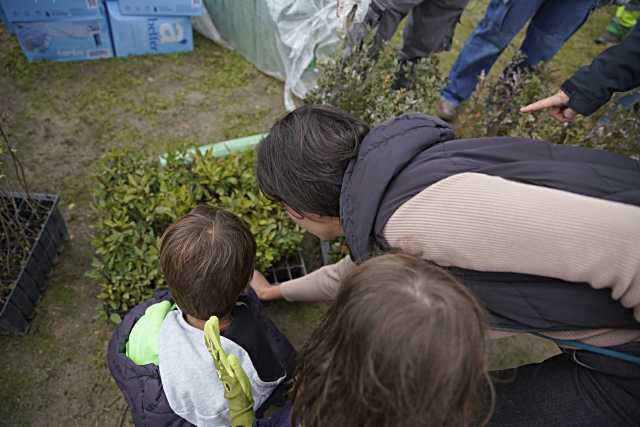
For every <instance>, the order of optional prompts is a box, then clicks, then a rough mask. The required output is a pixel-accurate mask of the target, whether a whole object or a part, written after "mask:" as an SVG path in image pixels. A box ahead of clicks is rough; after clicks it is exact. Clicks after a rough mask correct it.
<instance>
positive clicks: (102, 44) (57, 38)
mask: <svg viewBox="0 0 640 427" xmlns="http://www.w3.org/2000/svg"><path fill="white" fill-rule="evenodd" d="M15 25H16V35H17V36H18V42H19V43H20V47H22V51H23V52H24V54H25V56H26V57H27V59H28V60H29V62H31V61H34V60H40V59H48V60H52V61H82V60H89V59H100V58H111V57H112V56H113V46H112V43H111V37H110V35H109V24H108V23H107V20H106V18H105V17H102V18H98V19H91V18H88V19H87V18H73V19H68V20H65V21H45V22H20V23H17V24H15Z"/></svg>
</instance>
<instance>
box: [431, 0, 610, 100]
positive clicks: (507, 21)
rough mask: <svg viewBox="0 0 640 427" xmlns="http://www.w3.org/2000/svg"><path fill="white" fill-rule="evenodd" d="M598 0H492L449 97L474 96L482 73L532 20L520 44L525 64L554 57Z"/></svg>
mask: <svg viewBox="0 0 640 427" xmlns="http://www.w3.org/2000/svg"><path fill="white" fill-rule="evenodd" d="M597 2H598V1H597V0H491V2H490V3H489V7H488V8H487V12H486V14H485V16H484V18H482V21H480V23H479V24H478V26H477V27H476V28H475V30H473V33H471V35H470V36H469V38H468V39H467V40H466V42H465V44H464V46H463V47H462V50H461V51H460V54H459V55H458V58H457V59H456V62H455V63H454V64H453V67H451V71H450V72H449V80H448V83H447V86H446V87H445V88H444V89H443V90H442V93H441V96H442V98H443V99H444V100H446V101H449V102H451V103H453V104H455V105H458V104H459V103H460V102H462V101H464V100H466V99H468V98H469V97H470V96H471V94H472V93H473V91H474V89H475V88H476V85H477V84H478V77H479V76H480V74H481V73H482V72H483V71H484V72H485V73H488V72H489V70H491V67H492V66H493V64H494V63H495V62H496V59H498V56H500V54H501V53H502V51H503V50H504V49H505V48H506V47H507V46H508V45H509V43H510V42H511V40H512V39H513V38H514V37H515V35H516V34H518V32H520V30H521V29H522V28H523V27H524V26H525V24H526V23H527V22H528V21H529V20H531V22H530V23H529V27H528V28H527V35H526V37H525V39H524V42H523V43H522V46H521V47H520V50H521V51H522V53H523V54H524V55H525V56H526V59H525V62H524V64H523V66H524V67H532V66H534V65H536V64H538V63H539V62H541V61H548V60H549V59H551V58H552V57H553V55H555V54H556V52H558V51H559V50H560V48H561V47H562V45H563V44H564V43H565V42H566V41H567V40H568V39H569V38H570V37H571V36H572V35H573V33H575V32H576V31H577V30H578V29H579V28H580V27H581V26H582V24H583V23H584V22H585V21H586V20H587V17H588V16H589V13H590V12H591V10H593V8H594V7H595V5H596V3H597Z"/></svg>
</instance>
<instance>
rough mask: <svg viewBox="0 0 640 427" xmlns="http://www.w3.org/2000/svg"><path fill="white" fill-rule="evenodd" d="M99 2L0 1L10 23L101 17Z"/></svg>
mask: <svg viewBox="0 0 640 427" xmlns="http://www.w3.org/2000/svg"><path fill="white" fill-rule="evenodd" d="M100 3H101V1H100V0H0V4H1V5H2V8H3V9H4V13H5V15H6V16H7V19H8V20H9V21H10V22H43V21H58V20H62V19H68V18H96V19H99V18H100V17H101V13H100Z"/></svg>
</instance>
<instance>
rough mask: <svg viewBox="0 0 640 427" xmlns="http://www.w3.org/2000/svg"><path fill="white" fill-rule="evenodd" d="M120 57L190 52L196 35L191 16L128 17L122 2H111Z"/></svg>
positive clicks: (116, 45) (110, 15) (116, 46)
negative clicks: (194, 34)
mask: <svg viewBox="0 0 640 427" xmlns="http://www.w3.org/2000/svg"><path fill="white" fill-rule="evenodd" d="M107 11H108V14H109V23H110V24H111V34H112V38H113V45H114V46H113V47H114V50H115V54H116V56H120V57H125V56H129V55H146V54H158V53H174V52H189V51H191V50H193V32H192V30H191V17H189V16H125V15H123V14H122V13H121V12H120V9H119V7H118V2H114V1H109V2H107Z"/></svg>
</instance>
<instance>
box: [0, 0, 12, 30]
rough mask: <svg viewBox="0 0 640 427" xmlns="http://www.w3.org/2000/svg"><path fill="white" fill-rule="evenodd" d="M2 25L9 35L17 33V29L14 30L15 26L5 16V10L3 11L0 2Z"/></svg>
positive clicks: (0, 21) (0, 20)
mask: <svg viewBox="0 0 640 427" xmlns="http://www.w3.org/2000/svg"><path fill="white" fill-rule="evenodd" d="M0 23H2V26H4V28H6V29H7V32H8V33H9V34H13V33H15V29H14V28H13V24H12V23H11V22H9V20H8V19H7V16H6V15H5V14H4V10H3V9H2V3H1V2H0Z"/></svg>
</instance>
